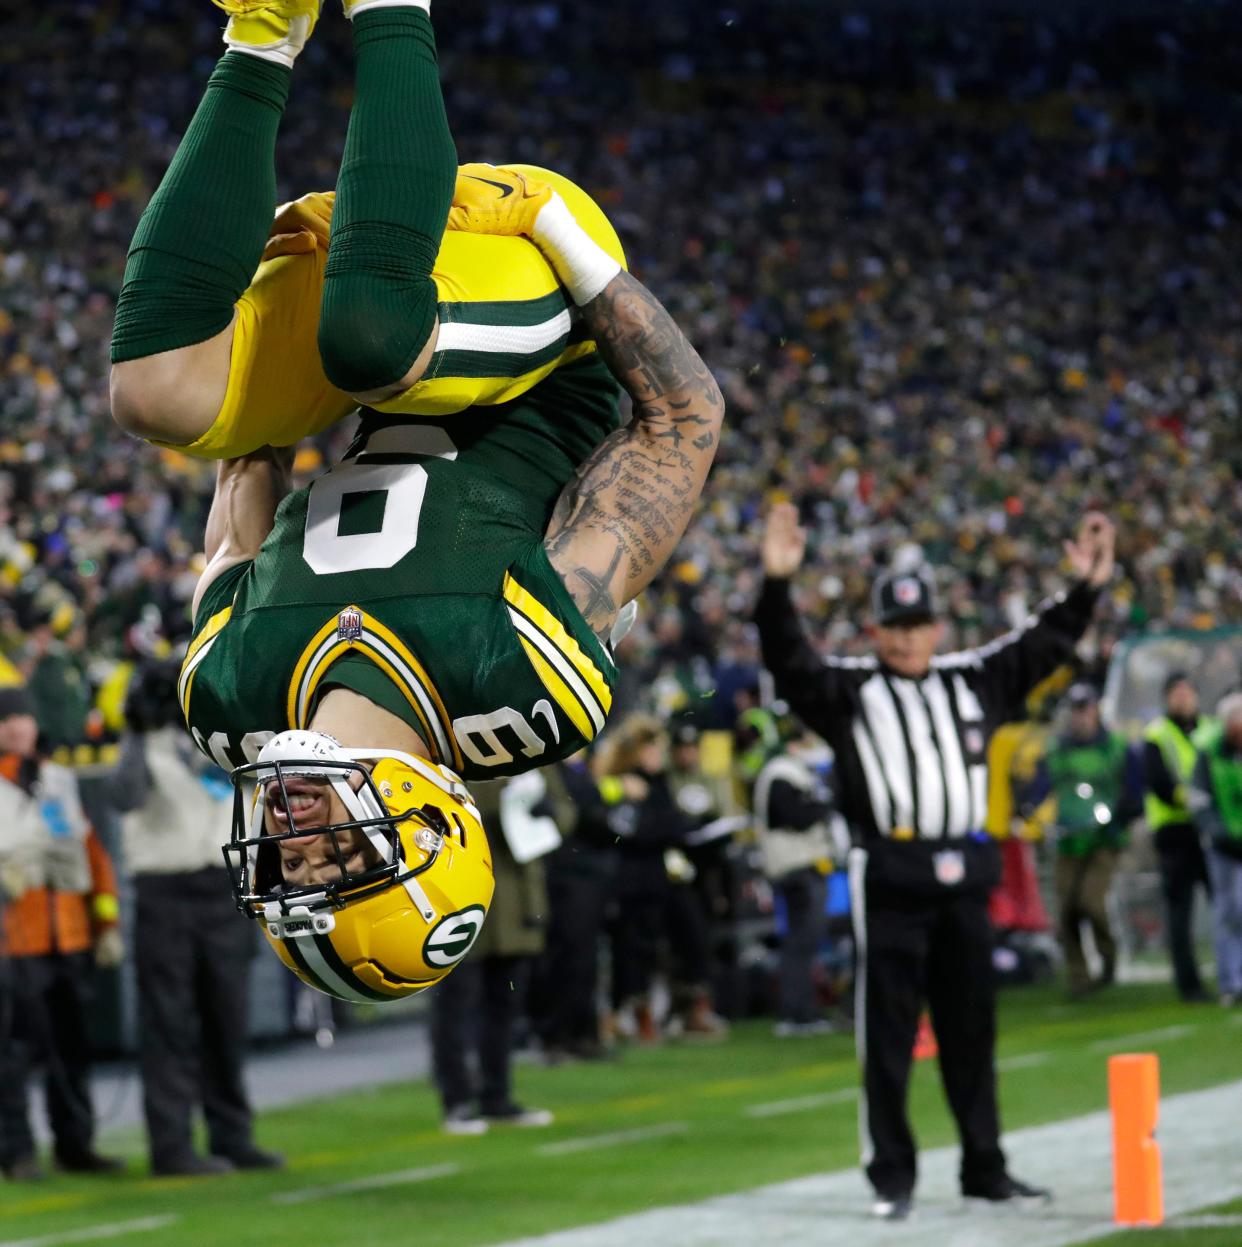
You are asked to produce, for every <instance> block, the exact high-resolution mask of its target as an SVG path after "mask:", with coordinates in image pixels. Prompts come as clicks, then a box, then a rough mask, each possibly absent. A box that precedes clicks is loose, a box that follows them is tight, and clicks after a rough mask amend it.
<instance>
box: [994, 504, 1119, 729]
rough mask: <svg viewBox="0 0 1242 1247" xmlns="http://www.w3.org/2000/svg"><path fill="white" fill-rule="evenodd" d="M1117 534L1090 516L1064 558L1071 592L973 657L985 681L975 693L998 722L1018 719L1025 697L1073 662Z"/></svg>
mask: <svg viewBox="0 0 1242 1247" xmlns="http://www.w3.org/2000/svg"><path fill="white" fill-rule="evenodd" d="M1115 543H1116V530H1115V529H1114V527H1113V524H1112V521H1111V520H1110V519H1109V518H1108V517H1107V516H1105V515H1102V514H1101V513H1100V512H1098V511H1088V512H1087V514H1086V515H1084V516H1083V518H1082V522H1081V523H1080V524H1079V526H1078V532H1077V535H1076V536H1075V539H1074V540H1073V541H1067V542H1065V557H1066V559H1067V561H1068V562H1069V565H1070V568H1071V570H1072V571H1073V573H1074V575H1075V581H1074V583H1073V585H1072V586H1071V587H1070V588H1069V590H1068V591H1067V592H1065V593H1063V594H1061V595H1059V596H1058V597H1057V598H1056V599H1054V600H1053V601H1052V602H1050V603H1049V604H1048V605H1046V606H1044V607H1042V608H1041V609H1040V611H1039V613H1038V614H1037V615H1034V616H1032V618H1031V620H1030V622H1029V623H1027V624H1026V625H1025V626H1023V627H1021V628H1019V629H1017V630H1016V631H1014V632H1009V633H1007V634H1006V635H1005V636H1002V637H999V638H997V640H995V641H993V642H991V643H990V644H988V645H984V646H982V647H981V648H980V649H978V650H976V651H974V652H975V653H977V654H978V655H979V658H980V661H981V666H982V670H983V672H984V674H985V677H986V679H985V680H984V681H982V682H981V686H980V689H979V691H980V692H981V693H985V694H986V695H988V697H989V699H990V700H992V702H993V706H992V709H993V711H994V712H995V714H996V716H997V718H998V719H1000V720H1004V719H1005V718H1007V717H1009V716H1011V715H1014V716H1017V715H1020V713H1021V710H1022V703H1023V702H1024V701H1025V700H1026V697H1027V694H1028V693H1030V691H1031V690H1032V689H1033V688H1034V687H1035V686H1036V685H1037V684H1038V683H1039V682H1040V681H1041V680H1042V679H1044V678H1045V677H1046V676H1049V675H1051V674H1052V673H1053V672H1054V671H1055V670H1056V669H1057V668H1058V667H1059V666H1061V664H1062V663H1065V662H1069V661H1071V660H1072V659H1073V656H1074V649H1075V647H1076V646H1077V645H1078V642H1079V641H1080V640H1082V635H1083V633H1084V632H1086V630H1087V627H1088V625H1089V624H1090V622H1091V616H1092V614H1093V613H1094V611H1095V603H1096V599H1097V598H1098V597H1099V596H1100V590H1101V589H1102V588H1103V587H1104V585H1106V584H1107V583H1108V582H1109V580H1110V579H1111V578H1112V574H1113V566H1114V546H1115Z"/></svg>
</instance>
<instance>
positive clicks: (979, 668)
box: [756, 503, 1115, 1220]
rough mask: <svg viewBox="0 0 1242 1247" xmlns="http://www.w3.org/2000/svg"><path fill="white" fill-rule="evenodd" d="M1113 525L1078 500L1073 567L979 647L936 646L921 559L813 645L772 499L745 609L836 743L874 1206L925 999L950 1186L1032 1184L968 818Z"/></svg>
mask: <svg viewBox="0 0 1242 1247" xmlns="http://www.w3.org/2000/svg"><path fill="white" fill-rule="evenodd" d="M1114 535H1115V534H1114V530H1113V526H1112V524H1111V523H1110V521H1109V520H1108V519H1107V518H1105V517H1104V516H1103V515H1101V514H1099V513H1096V512H1091V513H1089V514H1087V515H1086V516H1085V517H1084V519H1083V521H1082V524H1081V526H1080V528H1079V531H1078V535H1077V538H1076V540H1075V541H1073V542H1066V543H1065V552H1066V556H1067V558H1068V560H1069V562H1070V565H1071V566H1072V568H1073V571H1074V573H1075V575H1076V577H1077V581H1076V583H1075V584H1074V585H1073V587H1072V588H1071V589H1070V590H1069V592H1068V593H1066V594H1065V595H1063V596H1061V597H1059V598H1058V599H1057V600H1055V601H1053V602H1051V603H1048V604H1046V605H1045V606H1044V607H1043V608H1042V609H1041V610H1040V611H1039V613H1038V614H1037V615H1036V616H1035V617H1034V618H1033V619H1031V620H1030V621H1029V622H1028V623H1027V624H1026V625H1025V626H1024V627H1023V628H1021V629H1019V630H1017V631H1016V632H1011V633H1009V634H1008V635H1007V636H1004V637H1001V638H1000V639H999V640H997V641H994V642H992V643H991V644H990V645H985V646H982V647H980V648H978V649H973V650H966V651H963V652H961V653H957V654H945V655H940V656H935V653H936V648H937V645H938V644H939V642H940V639H941V636H942V634H943V631H944V625H943V623H942V622H940V621H939V620H938V619H937V617H936V606H935V600H934V596H933V591H932V586H931V584H930V583H929V581H928V580H926V579H925V578H924V577H923V576H922V575H921V574H913V575H900V574H893V573H889V574H886V575H884V576H882V577H881V578H880V579H879V580H878V581H877V582H876V584H875V586H874V590H873V594H872V606H873V612H874V616H875V619H874V622H873V624H872V627H871V638H872V643H873V648H874V653H873V655H871V656H869V657H866V658H828V659H826V660H825V659H823V658H821V657H820V656H819V655H818V654H817V653H816V651H815V650H814V649H812V647H811V645H810V644H809V643H808V641H807V638H806V635H805V634H804V632H803V630H802V627H801V625H800V623H799V621H798V617H797V614H796V612H795V610H794V607H793V604H792V601H791V599H790V592H789V578H790V577H791V576H792V575H793V574H794V573H795V572H796V571H797V570H798V568H799V567H800V566H801V565H802V560H803V555H804V553H805V550H806V533H805V532H804V531H803V530H802V529H801V528H800V527H799V526H798V515H797V509H796V508H795V507H794V506H793V505H791V504H789V503H784V504H781V505H778V506H775V507H773V509H772V512H771V514H770V516H769V518H768V523H767V529H766V531H765V534H764V539H763V564H764V572H765V574H766V579H765V581H764V585H763V591H762V594H761V595H760V599H759V606H758V610H757V612H756V620H757V622H758V625H759V634H760V639H761V641H762V644H763V658H764V663H765V665H766V666H767V668H768V670H769V671H771V673H772V676H773V678H774V680H775V683H776V692H777V695H778V696H780V697H783V698H784V699H785V700H786V701H787V702H788V703H789V704H790V706H791V707H792V708H793V710H794V711H795V713H797V714H798V715H799V716H800V717H801V718H802V719H803V721H804V722H805V723H807V724H808V725H809V726H810V727H812V728H813V729H814V730H815V731H816V732H818V733H819V734H820V735H821V736H822V737H823V738H824V739H825V740H826V741H827V742H828V743H829V744H830V745H831V746H832V748H833V750H834V751H835V753H836V767H837V774H838V778H839V784H840V797H841V809H842V813H843V814H844V815H845V818H846V820H847V821H848V822H849V824H850V830H851V834H852V837H853V840H854V844H855V848H854V849H853V850H852V851H851V853H850V892H851V902H852V909H853V918H854V931H855V943H856V945H857V950H858V966H857V989H856V990H857V1005H856V1041H857V1046H858V1057H859V1061H860V1063H861V1065H862V1077H863V1101H862V1111H861V1114H860V1118H861V1121H860V1133H861V1139H862V1148H863V1164H864V1166H865V1168H866V1173H867V1177H868V1179H869V1180H870V1182H871V1185H872V1186H873V1187H874V1188H875V1193H876V1200H875V1204H874V1207H873V1212H874V1213H875V1215H876V1216H878V1217H883V1218H885V1219H889V1220H901V1219H903V1218H904V1217H906V1216H908V1215H909V1213H910V1210H911V1207H912V1203H913V1194H914V1184H915V1177H916V1158H915V1142H914V1136H913V1134H912V1133H911V1130H910V1122H909V1119H908V1117H907V1115H906V1095H907V1090H908V1087H909V1081H910V1064H911V1059H912V1057H911V1054H912V1051H913V1047H914V1038H915V1032H916V1030H917V1027H918V1019H919V1014H920V1011H921V1010H922V1008H923V1003H924V1001H925V1000H926V1001H927V1002H928V1003H929V1004H930V1006H931V1011H932V1018H933V1021H934V1024H935V1030H936V1037H937V1039H938V1041H939V1046H940V1072H941V1078H942V1080H943V1082H944V1089H945V1096H946V1098H947V1099H948V1102H949V1107H950V1108H951V1110H952V1112H953V1116H954V1118H955V1119H956V1121H957V1128H958V1133H959V1136H960V1138H961V1141H962V1162H961V1170H960V1179H961V1188H962V1194H963V1195H965V1196H966V1197H968V1198H978V1199H984V1200H988V1201H990V1202H993V1203H1009V1202H1012V1203H1021V1202H1025V1201H1029V1200H1039V1201H1041V1202H1044V1201H1047V1200H1048V1199H1050V1198H1051V1196H1050V1193H1049V1192H1048V1191H1044V1190H1040V1189H1039V1188H1036V1187H1031V1186H1028V1185H1027V1184H1026V1183H1024V1182H1019V1181H1018V1180H1017V1179H1016V1178H1014V1177H1012V1176H1011V1175H1010V1174H1009V1172H1008V1171H1007V1169H1006V1167H1005V1157H1004V1153H1003V1152H1002V1151H1001V1148H1000V1122H999V1118H998V1114H997V1107H996V1073H995V1067H994V1049H995V1040H996V998H995V990H994V985H993V981H992V932H991V927H990V925H989V922H988V894H989V892H990V891H991V889H992V887H993V885H994V884H995V883H996V882H997V880H998V879H999V877H1000V861H999V854H998V852H997V849H996V846H995V844H994V843H993V842H992V841H991V840H989V839H988V838H987V836H986V835H985V833H984V832H983V827H984V819H985V814H986V803H987V791H988V767H987V748H988V740H989V738H990V737H991V735H992V733H993V732H994V731H995V730H996V729H997V728H998V727H999V726H1000V725H1001V724H1002V723H1004V722H1006V721H1007V720H1011V719H1014V718H1017V717H1018V716H1020V715H1021V713H1022V708H1023V701H1024V699H1025V697H1026V695H1027V693H1028V692H1029V691H1030V690H1031V688H1033V687H1034V685H1036V684H1037V683H1039V681H1040V680H1041V679H1043V678H1044V677H1045V676H1047V675H1048V674H1049V673H1051V672H1052V671H1053V670H1055V669H1056V668H1057V667H1058V666H1059V665H1060V664H1061V663H1063V662H1065V661H1066V660H1067V659H1069V658H1071V657H1072V655H1073V651H1074V646H1075V644H1076V642H1077V641H1078V639H1079V638H1080V637H1081V636H1082V634H1083V632H1084V631H1085V630H1086V627H1087V624H1088V622H1089V621H1090V619H1091V615H1092V610H1093V608H1094V605H1095V600H1096V597H1097V596H1098V593H1099V590H1100V587H1101V586H1102V585H1104V584H1105V582H1106V581H1107V580H1108V579H1109V577H1110V576H1111V575H1112V570H1113V542H1114Z"/></svg>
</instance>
